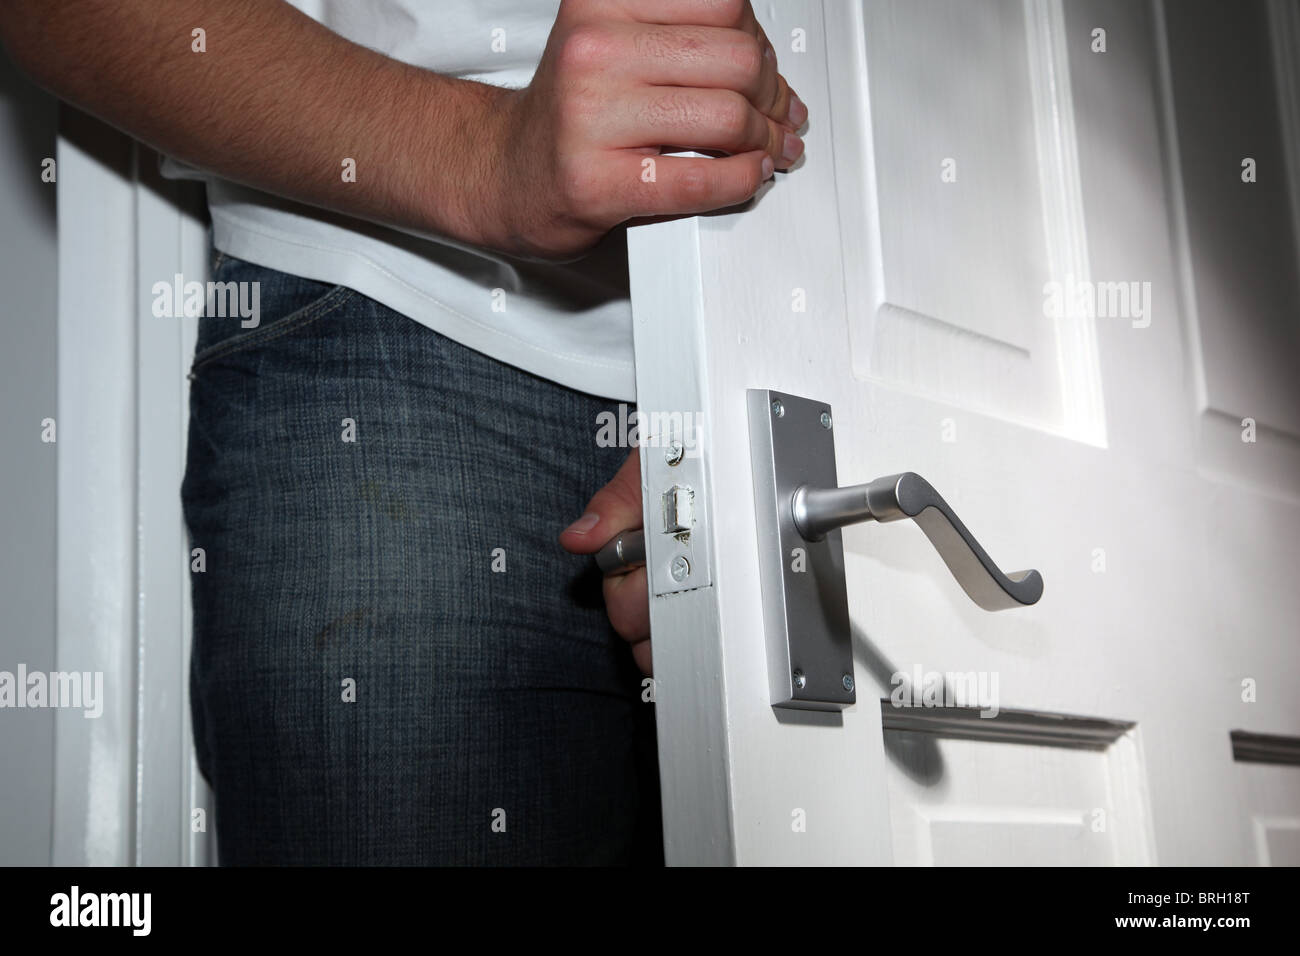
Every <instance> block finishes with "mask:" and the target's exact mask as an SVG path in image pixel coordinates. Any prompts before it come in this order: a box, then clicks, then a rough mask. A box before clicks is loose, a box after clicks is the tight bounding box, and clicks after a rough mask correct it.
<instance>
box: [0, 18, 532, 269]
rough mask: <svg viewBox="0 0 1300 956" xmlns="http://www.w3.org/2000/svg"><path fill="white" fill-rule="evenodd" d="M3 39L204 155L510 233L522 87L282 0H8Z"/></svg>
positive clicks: (100, 107) (262, 181)
mask: <svg viewBox="0 0 1300 956" xmlns="http://www.w3.org/2000/svg"><path fill="white" fill-rule="evenodd" d="M196 29H202V30H203V31H204V33H205V42H206V52H195V51H194V50H193V49H192V45H193V43H194V40H193V36H192V34H193V31H194V30H196ZM0 40H3V42H4V45H5V47H6V49H7V50H8V52H9V54H10V55H11V56H12V57H13V59H14V60H15V61H16V62H17V63H18V65H19V66H20V67H22V68H23V69H25V70H26V71H27V72H28V73H30V74H31V75H32V76H33V78H35V79H36V80H37V81H38V82H40V83H41V84H42V85H44V86H46V87H48V88H49V89H50V90H51V91H52V92H54V93H55V94H56V95H58V96H60V97H62V98H64V99H66V100H68V101H69V102H71V103H73V104H75V105H77V106H79V107H81V108H82V109H84V110H86V111H87V112H90V113H92V114H94V115H96V116H98V117H100V118H101V119H103V120H105V121H106V122H108V123H111V124H112V125H114V126H117V127H118V128H120V129H122V130H124V131H126V132H127V133H129V134H131V135H132V136H135V137H136V138H138V139H140V140H142V141H144V142H146V143H148V144H149V145H151V146H153V147H155V148H157V149H159V150H161V151H163V152H165V153H167V154H169V155H171V156H174V157H176V158H177V159H180V160H182V161H184V162H187V163H190V164H192V165H194V166H197V167H199V168H201V169H205V170H208V171H210V172H213V173H216V174H218V175H220V176H223V177H225V178H227V179H231V180H234V181H236V182H240V183H244V184H246V185H249V186H253V187H255V188H258V189H262V190H265V191H268V192H272V193H276V194H278V195H281V196H285V197H288V198H290V199H295V200H298V201H301V202H306V203H310V204H312V205H316V206H321V207H324V208H327V209H334V210H337V211H340V212H343V213H346V214H348V215H354V216H359V217H361V218H364V219H369V220H373V221H376V222H382V223H386V224H389V225H394V226H399V227H402V228H407V229H414V230H417V231H420V232H430V233H436V234H440V235H443V236H446V237H448V238H452V239H456V240H459V241H462V242H466V243H470V244H475V245H484V246H493V245H495V244H497V240H498V239H499V238H500V236H499V233H500V231H501V227H500V225H499V224H498V223H497V222H495V220H496V218H497V217H496V216H495V215H494V210H493V209H492V208H491V206H492V203H493V202H494V187H493V184H494V183H495V182H497V181H498V180H499V176H500V173H499V168H498V167H499V164H500V163H501V162H502V157H503V155H504V149H505V142H504V136H505V132H504V125H503V120H502V117H503V115H504V110H503V104H504V101H505V100H506V99H507V98H508V97H510V96H511V94H510V93H509V92H507V91H504V90H500V89H497V88H495V87H491V86H486V85H484V84H479V83H471V82H467V81H463V80H457V79H453V78H449V77H443V76H439V75H437V74H435V73H431V72H429V71H427V70H422V69H419V68H416V67H412V66H409V65H406V64H403V63H399V62H397V61H395V60H392V59H390V58H388V57H385V56H383V55H381V54H379V53H376V52H374V51H371V50H367V49H365V48H364V47H361V46H358V45H357V44H354V43H351V42H349V41H348V40H345V39H343V38H342V37H339V36H338V35H336V34H334V33H332V32H330V31H329V30H327V29H326V28H324V27H323V26H321V25H320V24H318V23H316V22H315V21H313V20H312V19H310V18H309V17H307V16H305V15H303V14H302V13H300V12H299V11H297V10H296V9H294V8H293V7H291V6H289V5H288V4H287V3H284V2H282V0H165V2H160V0H0ZM345 160H353V161H355V181H354V182H353V181H346V180H345V176H344V175H343V174H344V169H345V167H344V162H345Z"/></svg>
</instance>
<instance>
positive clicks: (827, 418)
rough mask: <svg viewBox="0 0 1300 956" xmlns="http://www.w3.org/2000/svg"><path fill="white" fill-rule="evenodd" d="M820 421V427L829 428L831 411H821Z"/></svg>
mask: <svg viewBox="0 0 1300 956" xmlns="http://www.w3.org/2000/svg"><path fill="white" fill-rule="evenodd" d="M821 423H822V428H827V429H829V428H830V427H831V413H830V412H822V417H821Z"/></svg>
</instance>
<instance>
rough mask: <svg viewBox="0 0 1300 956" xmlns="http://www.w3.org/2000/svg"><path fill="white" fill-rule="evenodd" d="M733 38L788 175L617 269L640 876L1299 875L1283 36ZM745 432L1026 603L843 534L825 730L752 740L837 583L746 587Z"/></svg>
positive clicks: (1255, 24)
mask: <svg viewBox="0 0 1300 956" xmlns="http://www.w3.org/2000/svg"><path fill="white" fill-rule="evenodd" d="M756 7H757V8H758V14H759V17H760V19H761V20H762V21H763V23H764V26H765V28H766V29H767V32H768V35H769V36H770V37H771V38H772V40H773V43H774V44H775V45H776V47H777V49H778V52H779V55H780V58H781V64H782V68H783V71H784V72H785V73H786V75H787V76H788V77H789V78H790V81H791V84H792V85H793V86H794V87H795V88H796V89H797V90H798V91H799V93H800V95H801V96H802V97H803V98H804V99H805V101H806V102H808V104H809V107H810V110H811V117H812V119H811V126H810V128H809V131H808V134H807V143H808V148H807V158H806V159H805V160H804V161H803V164H802V166H801V168H798V169H796V170H795V171H793V172H792V173H791V174H789V175H785V176H782V177H781V178H780V181H779V182H777V183H775V184H774V186H772V187H770V188H768V189H767V190H766V191H765V192H764V193H763V194H762V195H761V196H760V197H759V198H758V199H757V200H756V201H755V203H754V204H753V205H752V207H751V208H749V209H747V210H744V211H741V212H736V213H732V214H726V215H717V216H708V217H701V218H697V219H692V220H685V221H680V222H675V223H667V224H656V225H653V226H646V227H641V228H637V229H634V230H632V232H631V236H630V239H629V244H630V245H629V249H630V254H631V261H632V283H633V309H634V315H635V326H636V336H637V339H636V342H637V383H638V396H639V398H638V401H639V407H640V410H641V413H642V415H643V416H644V417H643V421H646V420H647V417H648V418H649V420H650V422H651V426H650V427H649V428H643V436H645V437H647V438H649V439H650V446H651V447H648V448H646V449H644V450H643V455H642V460H643V481H644V484H645V498H646V509H647V510H646V514H647V548H648V563H649V566H650V570H651V595H652V596H651V615H652V629H653V634H654V666H655V699H656V704H657V713H658V725H659V739H660V743H659V746H660V755H661V765H662V766H661V773H662V777H663V791H664V801H665V802H664V815H665V841H666V849H667V856H668V861H669V862H670V863H740V864H768V863H844V862H856V863H889V862H895V863H899V864H928V863H939V864H943V863H959V864H960V863H1007V864H1018V863H1026V864H1033V863H1063V864H1070V863H1092V864H1111V863H1137V864H1144V863H1160V864H1205V863H1218V864H1249V863H1256V862H1260V863H1269V862H1272V863H1278V862H1289V863H1296V862H1300V860H1298V859H1297V857H1298V854H1300V840H1297V839H1296V835H1297V834H1298V833H1300V767H1297V766H1295V765H1294V764H1295V760H1296V753H1297V746H1296V740H1295V738H1296V737H1298V736H1300V701H1298V699H1297V696H1296V695H1295V694H1294V693H1293V691H1292V688H1294V687H1295V686H1296V685H1297V683H1298V682H1300V650H1298V649H1297V645H1296V641H1295V638H1296V636H1297V635H1298V634H1300V623H1298V622H1300V589H1297V588H1296V587H1295V586H1294V584H1295V579H1296V574H1295V570H1294V560H1295V556H1296V549H1297V544H1296V542H1297V541H1300V374H1297V368H1298V367H1300V318H1298V316H1300V285H1298V282H1297V272H1298V269H1297V266H1298V265H1300V253H1298V251H1297V250H1298V249H1300V243H1298V242H1297V235H1298V234H1300V15H1298V14H1297V11H1296V8H1295V7H1294V5H1293V4H1288V3H1287V2H1285V0H1278V2H1270V0H1253V2H1242V3H1234V4H1232V11H1231V16H1225V15H1224V11H1223V6H1222V5H1221V4H1216V3H1213V2H1210V0H1193V2H1180V3H1177V4H1168V3H1163V4H1162V3H1160V2H1159V0H1157V2H1155V3H1153V4H1150V5H1148V4H1137V3H1129V2H1120V0H1066V2H1064V3H1063V2H1062V0H979V2H972V0H866V2H865V3H856V2H849V0H824V2H820V0H800V2H782V3H780V4H776V3H765V4H756ZM1090 293H1091V294H1092V298H1091V299H1089V298H1088V295H1089V294H1090ZM753 390H772V391H773V392H775V393H777V394H776V395H771V394H767V393H766V392H760V393H757V394H758V395H759V398H758V399H757V400H756V399H754V398H753V397H752V396H753V395H754V394H755V393H754V391H753ZM800 399H808V400H811V401H812V402H813V403H815V404H813V405H807V406H805V405H804V404H803V402H801V401H800ZM773 401H783V405H782V410H783V411H784V412H785V415H784V416H783V417H782V418H781V419H780V420H779V421H777V420H774V421H772V422H762V421H759V419H761V418H762V415H761V414H758V413H756V414H755V416H754V417H753V420H751V414H750V409H751V405H752V406H753V407H754V408H756V409H758V412H759V413H761V412H762V411H763V410H764V409H767V410H769V412H770V410H771V407H772V402H773ZM819 410H825V411H827V412H829V413H830V416H829V418H828V419H827V421H826V422H822V421H821V416H820V411H819ZM655 413H657V418H656V417H655ZM771 414H772V415H773V417H774V419H775V413H774V412H773V413H771ZM688 416H689V417H688ZM694 416H698V419H696V418H694ZM683 421H685V422H687V423H688V424H689V423H690V422H691V421H698V422H700V423H701V427H700V430H699V443H698V457H697V458H694V457H688V459H687V460H686V461H684V462H683V463H682V464H678V465H672V464H669V463H668V459H669V457H673V456H666V455H665V453H664V451H663V448H662V446H663V445H667V444H669V443H670V442H671V441H672V440H673V439H674V437H676V438H686V439H689V438H690V436H689V435H674V434H671V433H673V432H675V431H677V430H678V429H680V428H681V425H680V423H681V422H683ZM828 423H829V424H830V426H831V427H830V428H825V425H826V424H828ZM752 428H755V429H757V430H758V432H761V431H762V430H763V429H764V428H767V429H770V432H769V433H770V434H771V435H773V436H776V435H777V434H778V432H781V435H782V436H783V437H781V438H780V439H779V441H780V442H781V443H782V447H784V448H786V449H787V451H786V454H787V456H794V461H795V464H794V465H792V466H791V467H793V468H795V470H796V471H798V470H799V469H801V468H802V469H805V470H806V473H807V474H814V473H816V472H817V470H818V468H820V467H822V466H821V465H818V464H814V463H813V462H814V459H818V456H819V455H823V453H824V451H825V448H826V444H825V443H826V441H828V440H833V449H834V450H833V456H834V466H835V469H836V471H837V473H838V483H839V484H840V485H853V484H860V483H865V482H869V481H872V480H873V479H877V478H879V477H881V476H887V475H893V474H897V473H903V472H916V473H919V474H920V475H922V476H924V477H925V478H926V479H928V481H929V482H930V483H931V484H932V485H933V486H934V488H935V489H937V491H938V493H939V494H941V495H942V496H943V497H944V499H946V501H947V503H948V504H949V505H950V506H951V507H952V509H953V511H955V513H956V514H957V515H958V516H960V519H961V520H962V521H964V522H965V525H966V526H967V527H968V528H969V529H970V532H971V533H973V535H974V537H975V538H976V539H978V541H979V542H980V543H981V544H982V545H983V546H984V548H985V549H987V552H988V553H989V554H990V555H991V556H992V558H993V560H994V561H996V562H998V563H999V565H1000V567H1001V568H1002V569H1004V570H1009V569H1020V568H1031V567H1032V568H1035V569H1037V570H1038V571H1040V572H1041V575H1042V578H1043V580H1044V581H1045V592H1044V594H1043V597H1042V599H1041V601H1039V602H1038V603H1037V604H1035V605H1033V606H1030V607H1023V608H1015V609H1010V610H999V611H995V612H989V611H985V610H983V609H981V608H980V607H977V606H976V604H975V603H973V602H972V601H971V600H970V599H969V598H968V597H967V596H966V594H965V593H963V590H962V588H961V587H959V586H958V584H957V582H956V581H955V579H954V576H953V574H952V573H950V572H949V570H948V568H947V567H946V566H945V564H944V562H943V561H942V560H941V559H940V557H939V555H938V554H937V552H936V549H935V548H934V547H933V546H932V545H931V544H930V542H929V541H928V540H927V538H926V536H925V534H923V533H922V531H921V529H920V528H918V527H916V526H915V525H914V523H913V522H911V521H906V520H902V521H897V522H891V523H875V522H871V523H859V524H854V525H850V526H848V527H846V528H844V529H843V531H842V532H834V533H832V535H831V541H832V542H834V540H835V537H836V535H837V534H838V535H839V540H840V541H841V542H842V549H843V569H844V577H845V579H846V582H847V599H848V604H847V607H848V621H847V622H839V623H841V624H843V623H847V630H848V631H849V632H850V633H851V637H849V636H848V635H841V639H842V640H847V641H849V642H850V646H851V649H852V660H853V664H852V668H853V669H852V673H851V674H850V675H849V677H850V680H849V681H848V682H846V684H845V690H844V695H845V696H844V699H847V698H848V697H850V696H851V697H852V698H853V701H854V702H853V703H851V704H849V705H848V706H845V707H843V709H839V708H834V707H833V709H830V710H824V711H817V710H803V709H790V708H787V707H774V706H773V701H774V699H780V698H781V696H782V693H784V694H785V696H789V695H790V693H791V692H790V691H789V688H790V687H791V686H793V685H792V684H791V681H793V680H794V679H795V678H796V676H797V675H792V674H785V673H783V670H784V669H795V665H796V664H798V661H796V660H795V658H796V656H797V655H798V654H804V653H813V652H811V651H809V645H808V644H807V641H808V640H810V638H809V636H808V629H809V628H810V627H812V626H813V625H812V624H810V623H809V622H810V621H811V618H813V617H820V618H826V619H828V620H829V622H830V624H829V626H831V627H832V628H833V627H835V626H836V624H837V622H836V615H835V613H834V595H833V594H831V595H829V596H827V595H826V594H825V593H824V591H825V589H824V587H823V586H822V585H820V584H819V585H817V586H815V587H814V588H813V589H812V592H808V591H807V590H805V592H804V593H805V596H806V594H807V593H819V594H821V597H820V598H819V599H820V600H826V601H829V605H827V607H829V610H828V609H827V607H821V608H819V609H817V610H816V613H804V612H806V611H807V608H808V606H807V605H806V604H805V605H800V604H799V601H800V600H804V599H803V598H798V597H797V596H796V597H792V598H791V602H792V603H791V607H793V608H795V609H796V612H793V613H794V616H793V617H792V622H791V623H792V627H791V630H792V632H794V634H795V637H794V640H797V641H800V642H802V643H800V644H798V645H797V650H796V651H795V652H792V653H791V655H790V657H789V659H788V660H787V662H786V663H785V664H782V663H781V661H782V657H781V653H780V651H779V650H778V652H776V653H773V648H772V646H771V645H772V642H773V641H775V640H779V639H781V636H780V635H779V634H777V633H775V632H776V631H778V630H779V629H778V628H775V627H774V626H773V624H774V619H773V617H772V612H771V610H770V608H771V607H772V606H773V592H774V589H781V588H786V589H787V590H789V591H790V592H791V593H792V594H793V593H794V592H795V591H797V590H798V589H799V588H800V587H804V588H805V589H806V588H807V585H805V584H801V583H799V582H801V581H804V580H806V579H805V578H800V577H799V575H800V574H804V575H807V574H817V575H826V574H827V573H828V572H827V569H826V568H825V566H824V563H825V562H826V561H827V560H829V561H830V562H831V563H832V564H834V563H835V561H834V547H833V544H832V545H827V546H819V548H813V549H811V550H809V551H808V552H807V553H805V554H803V555H802V556H801V555H799V554H795V553H779V551H783V550H785V545H788V544H789V543H790V542H788V541H783V543H782V544H781V545H778V544H777V542H776V540H775V539H774V538H773V537H772V535H771V534H770V533H769V532H768V531H767V530H765V529H766V527H767V526H766V525H765V524H764V523H763V522H764V520H765V519H764V517H763V515H764V514H765V512H764V510H763V509H764V508H765V507H767V506H768V504H767V503H766V502H765V501H764V495H765V494H766V493H767V491H769V490H770V489H765V486H764V484H763V467H764V463H763V459H762V455H763V454H764V453H765V452H764V450H763V448H762V447H761V446H760V449H759V456H758V459H757V460H755V459H754V457H753V456H754V442H753V441H752V440H751V429H752ZM782 429H784V431H783V432H782V431H781V430H782ZM818 429H823V430H824V434H823V435H822V436H821V438H820V439H819V438H818V437H817V436H816V432H817V430H818ZM800 430H802V432H800ZM758 432H755V434H757V433H758ZM796 432H800V434H798V435H796V434H795V433H796ZM772 440H773V442H774V443H775V442H777V441H778V439H777V438H775V437H774V438H773V439H772ZM791 442H793V443H794V446H795V449H796V450H795V451H793V452H791V451H789V447H790V443H791ZM800 442H803V444H802V445H799V443H800ZM818 442H821V444H818ZM800 448H802V451H800V450H799V449H800ZM799 455H804V456H805V458H806V463H805V460H804V459H800V458H799ZM673 487H678V488H689V489H690V491H691V492H693V493H694V499H693V501H694V505H693V514H692V516H691V520H692V522H693V528H692V530H691V532H690V533H689V534H687V535H683V534H681V533H680V531H678V532H677V533H669V531H670V530H672V529H666V528H665V527H663V523H664V520H665V519H664V517H663V514H664V512H663V507H662V502H663V500H664V495H665V493H668V492H669V491H670V489H672V488H673ZM928 514H929V515H930V516H931V517H933V515H934V513H933V511H931V512H928ZM672 515H673V516H674V518H676V516H677V515H678V512H677V511H675V510H674V511H673V512H672ZM774 549H778V554H777V555H774V554H773V550H774ZM828 555H829V556H830V557H829V558H828V557H827V556H828ZM678 558H681V559H685V560H684V561H680V560H679V561H677V565H676V571H677V575H676V576H674V574H673V567H674V561H675V560H676V559H678ZM801 559H802V560H803V561H804V562H805V563H806V562H810V561H817V560H820V561H822V562H823V564H822V565H820V566H817V567H815V568H812V569H808V568H806V567H805V568H799V567H797V566H796V564H797V563H798V562H799V561H800V560H801ZM774 569H775V570H774ZM836 570H837V569H836V568H833V567H832V568H831V569H830V572H829V573H830V577H827V578H824V580H830V579H831V578H833V577H834V573H833V572H834V571H836ZM683 571H685V572H686V573H685V574H683V573H682V572H683ZM679 579H680V580H679ZM832 590H833V589H832ZM765 602H766V603H765ZM801 607H802V608H803V611H799V608H801ZM800 614H804V616H803V617H800V616H799V615H800ZM814 643H815V642H814ZM841 649H842V648H841ZM823 652H826V648H822V649H821V650H820V651H816V653H822V656H823V657H824V656H825V654H824V653H823ZM834 652H835V649H834V648H831V650H830V652H829V653H831V654H832V656H833V654H834ZM790 661H795V663H794V664H791V663H789V662H790ZM824 664H825V661H824V660H821V661H820V663H819V664H818V665H817V666H818V667H824ZM803 679H806V680H807V681H808V687H809V688H811V687H812V686H813V684H814V683H815V682H814V681H813V680H811V678H803ZM819 679H820V678H819ZM849 687H852V691H851V692H850V691H849V690H848V689H847V688H849ZM783 688H784V691H783V690H782V689H783ZM838 693H839V691H837V690H836V689H835V688H834V687H833V686H829V685H826V684H825V681H822V684H821V685H819V687H818V696H820V697H821V698H823V699H830V698H833V697H835V696H836V694H838ZM897 704H901V705H903V706H896V705H897ZM832 706H833V705H832ZM994 711H996V715H994V713H993V712H994ZM981 712H982V715H981ZM1234 731H1236V732H1238V734H1237V735H1236V737H1235V738H1234V737H1232V736H1231V734H1232V733H1233V732H1234ZM1259 735H1263V736H1259ZM1243 741H1244V742H1245V743H1244V744H1243Z"/></svg>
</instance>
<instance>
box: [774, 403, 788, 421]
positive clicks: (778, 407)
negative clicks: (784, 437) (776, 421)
mask: <svg viewBox="0 0 1300 956" xmlns="http://www.w3.org/2000/svg"><path fill="white" fill-rule="evenodd" d="M772 414H773V415H775V416H776V417H777V418H783V417H784V416H785V406H784V405H782V404H781V403H780V402H773V403H772Z"/></svg>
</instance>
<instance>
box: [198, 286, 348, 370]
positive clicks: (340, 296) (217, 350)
mask: <svg viewBox="0 0 1300 956" xmlns="http://www.w3.org/2000/svg"><path fill="white" fill-rule="evenodd" d="M355 294H356V293H355V292H354V291H353V290H352V289H349V288H348V287H347V286H342V285H336V286H335V287H334V288H333V289H330V291H329V292H327V293H325V294H324V295H323V296H321V297H320V298H319V299H317V300H316V301H315V302H310V303H308V304H307V305H304V306H303V307H302V308H301V309H298V310H297V311H296V312H292V313H290V314H289V315H286V316H285V317H284V318H282V319H277V320H275V321H274V322H272V323H270V324H268V325H267V326H265V327H264V328H263V329H262V330H261V331H263V332H265V333H266V334H264V335H258V334H256V333H250V334H248V335H245V336H242V337H239V338H236V339H232V340H228V341H225V342H219V343H217V344H216V345H214V346H212V347H211V348H209V349H206V350H205V351H204V352H203V353H202V354H200V355H196V356H195V357H194V362H193V364H192V365H191V366H190V375H191V376H193V374H194V373H195V372H197V371H198V370H199V369H200V368H202V367H203V366H204V365H207V364H209V363H211V362H213V361H215V360H216V359H219V358H224V357H225V356H227V355H231V354H233V353H236V352H241V351H243V350H244V349H248V348H253V347H255V346H258V345H262V344H265V343H267V342H274V341H275V340H276V339H278V338H281V337H282V336H285V335H287V334H289V333H290V332H292V331H294V330H295V329H300V328H302V327H303V326H304V325H307V324H309V323H311V322H315V321H316V320H317V319H322V318H324V317H325V316H327V315H329V314H330V313H331V312H333V311H334V310H335V309H337V308H339V306H341V305H343V304H344V303H345V302H347V301H348V300H349V299H350V298H351V297H352V296H354V295H355Z"/></svg>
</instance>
